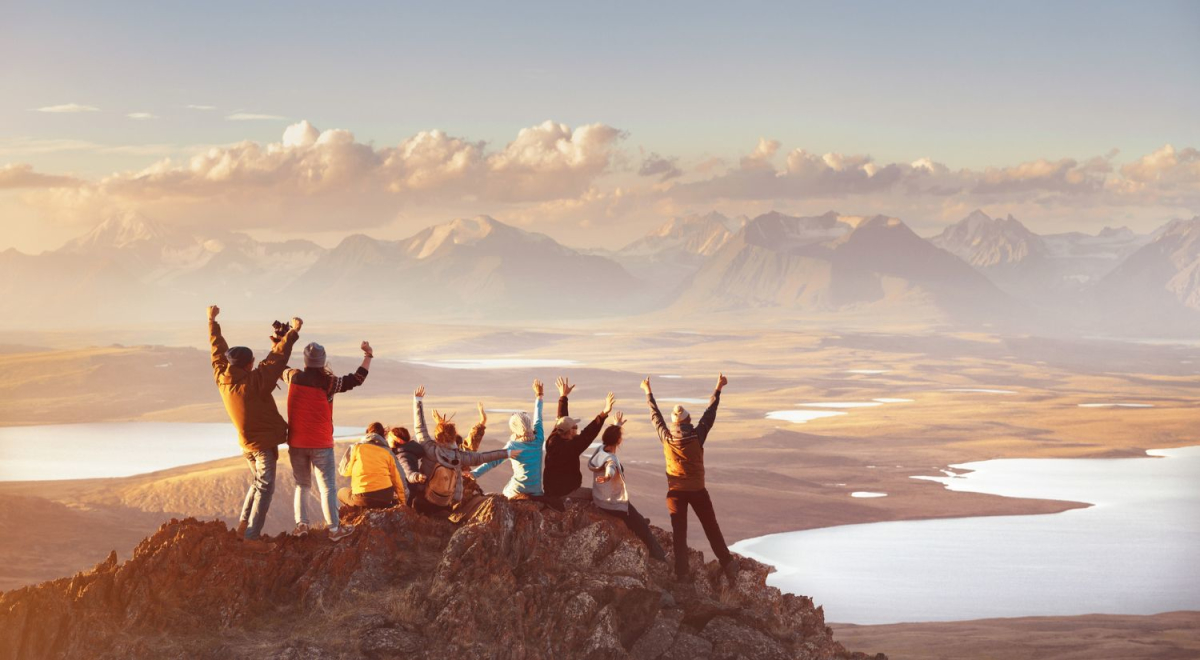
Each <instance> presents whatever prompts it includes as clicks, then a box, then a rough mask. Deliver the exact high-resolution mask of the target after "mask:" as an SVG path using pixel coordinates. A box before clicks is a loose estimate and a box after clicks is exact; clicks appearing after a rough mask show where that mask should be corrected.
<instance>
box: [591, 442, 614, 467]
mask: <svg viewBox="0 0 1200 660" xmlns="http://www.w3.org/2000/svg"><path fill="white" fill-rule="evenodd" d="M610 457H614V456H613V455H612V454H610V453H609V452H606V451H604V447H599V448H597V449H596V453H594V454H592V457H591V458H589V459H588V464H587V465H588V469H589V470H591V471H592V472H599V471H601V470H603V469H604V463H605V462H606V461H607V460H608V459H609V458H610ZM614 458H615V457H614Z"/></svg>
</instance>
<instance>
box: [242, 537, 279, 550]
mask: <svg viewBox="0 0 1200 660" xmlns="http://www.w3.org/2000/svg"><path fill="white" fill-rule="evenodd" d="M242 544H243V545H244V546H245V547H246V549H247V550H250V551H252V552H259V553H267V552H270V551H272V550H274V549H275V544H274V543H271V542H270V541H264V540H262V539H246V540H245V541H242Z"/></svg>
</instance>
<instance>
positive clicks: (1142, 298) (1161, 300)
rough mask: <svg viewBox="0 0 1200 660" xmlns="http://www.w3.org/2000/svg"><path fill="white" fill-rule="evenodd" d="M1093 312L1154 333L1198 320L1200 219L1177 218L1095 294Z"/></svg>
mask: <svg viewBox="0 0 1200 660" xmlns="http://www.w3.org/2000/svg"><path fill="white" fill-rule="evenodd" d="M1090 299H1091V301H1092V303H1093V308H1094V310H1095V311H1096V312H1097V313H1098V314H1099V315H1101V316H1102V317H1104V318H1107V319H1111V320H1113V321H1117V322H1120V323H1121V324H1122V325H1129V324H1138V325H1140V326H1141V327H1143V328H1146V329H1155V328H1159V327H1161V326H1162V325H1163V324H1172V325H1174V324H1183V326H1184V327H1186V328H1190V329H1191V330H1194V329H1195V327H1196V323H1197V321H1200V216H1196V217H1194V218H1192V219H1190V220H1175V221H1173V222H1171V223H1169V224H1167V225H1166V226H1165V227H1163V228H1162V229H1160V230H1159V231H1158V232H1156V236H1155V238H1154V240H1152V241H1151V242H1150V243H1148V244H1146V245H1145V246H1143V247H1142V248H1141V249H1139V250H1137V251H1136V252H1134V253H1133V254H1132V255H1130V256H1129V258H1127V259H1125V260H1124V261H1123V262H1122V263H1121V265H1120V266H1118V267H1117V268H1116V269H1114V270H1113V271H1112V272H1111V273H1109V274H1108V275H1107V276H1105V277H1104V278H1103V279H1102V280H1100V282H1099V283H1098V284H1097V285H1096V287H1095V289H1094V291H1092V292H1091V296H1090Z"/></svg>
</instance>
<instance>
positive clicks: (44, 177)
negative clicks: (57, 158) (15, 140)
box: [0, 163, 83, 190]
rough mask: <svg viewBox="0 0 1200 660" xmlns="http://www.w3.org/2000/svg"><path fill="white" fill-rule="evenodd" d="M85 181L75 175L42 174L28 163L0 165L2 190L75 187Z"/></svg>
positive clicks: (0, 188) (0, 187)
mask: <svg viewBox="0 0 1200 660" xmlns="http://www.w3.org/2000/svg"><path fill="white" fill-rule="evenodd" d="M82 183H83V182H82V181H80V180H79V179H76V178H75V177H70V176H60V175H55V174H41V173H39V172H35V171H33V166H32V165H29V164H26V163H11V164H8V165H5V166H4V167H0V190H16V189H21V188H74V187H77V186H79V185H80V184H82Z"/></svg>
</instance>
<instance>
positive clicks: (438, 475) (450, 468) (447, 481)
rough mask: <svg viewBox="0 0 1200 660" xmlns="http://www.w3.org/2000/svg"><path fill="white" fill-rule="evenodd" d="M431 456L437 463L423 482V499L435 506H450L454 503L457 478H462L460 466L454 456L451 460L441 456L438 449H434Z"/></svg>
mask: <svg viewBox="0 0 1200 660" xmlns="http://www.w3.org/2000/svg"><path fill="white" fill-rule="evenodd" d="M433 457H434V458H435V459H436V460H437V465H435V466H434V467H433V474H431V475H429V480H428V481H427V482H426V484H425V499H426V500H427V501H428V502H429V503H430V504H433V505H435V506H450V505H451V504H453V503H454V492H455V491H456V490H458V480H459V479H462V468H461V467H459V461H458V458H457V453H456V457H455V458H454V460H452V461H447V460H445V459H443V458H442V453H441V452H440V451H434V453H433Z"/></svg>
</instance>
